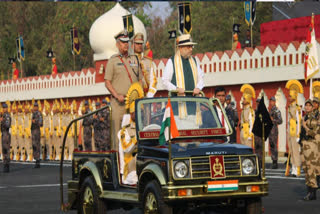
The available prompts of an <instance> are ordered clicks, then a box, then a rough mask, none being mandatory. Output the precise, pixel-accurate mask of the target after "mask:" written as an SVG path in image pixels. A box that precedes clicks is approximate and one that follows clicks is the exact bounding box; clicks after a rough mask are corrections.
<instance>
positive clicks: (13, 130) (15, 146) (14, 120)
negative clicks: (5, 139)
mask: <svg viewBox="0 0 320 214" xmlns="http://www.w3.org/2000/svg"><path fill="white" fill-rule="evenodd" d="M17 117H18V115H17V113H11V148H12V152H13V157H12V160H16V159H17V158H16V156H17V154H18V153H19V145H18V140H17ZM18 156H19V155H18Z"/></svg>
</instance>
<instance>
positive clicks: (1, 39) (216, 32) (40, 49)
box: [0, 1, 272, 78]
mask: <svg viewBox="0 0 320 214" xmlns="http://www.w3.org/2000/svg"><path fill="white" fill-rule="evenodd" d="M121 4H122V6H124V7H125V8H127V9H128V10H129V11H130V12H132V13H133V14H135V15H136V16H137V17H138V18H139V19H140V20H141V21H142V22H143V23H144V24H145V26H146V28H147V33H148V40H149V41H150V44H151V48H152V50H153V53H154V58H166V57H170V56H171V55H173V54H174V43H175V41H174V40H168V38H169V34H168V31H169V30H172V29H177V26H178V23H177V20H178V19H177V16H178V12H177V7H176V5H177V3H175V2H170V7H171V8H172V9H173V11H172V13H171V14H170V16H169V17H166V18H165V19H164V18H163V17H155V18H153V19H151V18H150V17H149V16H148V15H147V14H146V13H145V8H146V7H152V5H151V3H148V2H123V3H121ZM114 5H115V2H77V3H72V2H58V3H55V2H32V1H31V2H27V1H26V2H0V24H1V26H2V28H1V29H0V50H1V51H0V72H1V77H2V78H7V72H8V71H10V75H11V65H9V64H8V60H7V58H8V57H13V56H15V55H16V46H15V45H16V44H15V39H16V37H17V36H18V34H20V35H22V36H23V38H24V45H25V57H26V60H25V61H24V62H23V70H24V74H25V76H33V75H40V74H50V73H51V68H52V64H51V60H50V59H48V58H46V51H47V50H48V49H51V48H52V49H53V51H54V53H55V55H56V58H57V66H58V71H59V72H65V71H70V70H74V69H75V70H80V69H81V68H87V67H92V66H94V62H93V57H92V56H93V51H92V49H91V47H90V44H89V30H90V27H91V25H92V23H93V22H94V21H95V20H96V19H97V18H98V17H99V16H101V15H102V14H103V13H105V12H107V11H108V10H109V9H111V8H112V7H113V6H114ZM271 19H272V5H271V4H270V3H258V4H257V19H256V22H255V24H254V27H253V31H254V34H253V35H254V43H255V44H256V45H258V44H259V42H260V33H259V29H260V24H261V23H262V22H267V21H271ZM233 20H234V22H235V23H240V24H242V25H241V33H240V35H239V39H240V42H241V41H242V40H243V39H244V37H245V31H246V28H247V26H246V24H245V22H244V8H243V2H193V3H192V25H193V30H192V36H193V39H194V40H195V41H196V42H197V43H198V45H196V46H195V49H194V53H204V52H213V51H217V50H226V49H231V39H232V24H233ZM73 25H74V26H76V27H77V29H78V31H79V33H78V34H79V38H80V43H81V54H80V55H79V56H76V57H75V60H76V63H75V68H74V63H73V56H72V54H71V42H70V28H72V26H73ZM17 66H18V68H19V63H18V64H17Z"/></svg>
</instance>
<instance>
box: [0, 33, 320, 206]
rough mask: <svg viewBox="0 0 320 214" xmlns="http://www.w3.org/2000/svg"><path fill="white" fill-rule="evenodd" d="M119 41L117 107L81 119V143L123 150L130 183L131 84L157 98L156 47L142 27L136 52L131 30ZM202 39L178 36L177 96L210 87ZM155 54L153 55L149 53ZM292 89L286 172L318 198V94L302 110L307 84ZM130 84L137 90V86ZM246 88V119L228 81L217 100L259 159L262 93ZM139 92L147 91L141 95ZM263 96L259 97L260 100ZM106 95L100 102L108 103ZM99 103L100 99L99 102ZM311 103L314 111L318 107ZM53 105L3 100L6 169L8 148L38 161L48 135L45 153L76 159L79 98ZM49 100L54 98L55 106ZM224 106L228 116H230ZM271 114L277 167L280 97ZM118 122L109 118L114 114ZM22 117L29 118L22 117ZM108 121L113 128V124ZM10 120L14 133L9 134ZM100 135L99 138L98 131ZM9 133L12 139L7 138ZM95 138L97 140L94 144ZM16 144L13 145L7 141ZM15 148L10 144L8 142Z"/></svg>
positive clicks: (114, 69)
mask: <svg viewBox="0 0 320 214" xmlns="http://www.w3.org/2000/svg"><path fill="white" fill-rule="evenodd" d="M114 38H115V40H116V47H117V49H118V51H119V53H118V54H115V55H113V56H112V57H111V58H110V59H109V61H108V64H107V67H106V72H105V86H106V88H107V89H108V91H109V92H110V94H111V100H110V106H111V109H112V111H111V114H110V113H109V112H108V111H109V110H108V108H107V109H105V111H101V112H99V113H98V114H96V115H94V116H92V117H88V118H85V119H84V120H83V122H82V126H83V133H82V134H83V136H82V137H83V144H82V147H83V148H81V149H83V150H86V151H105V150H110V149H111V150H116V151H119V153H120V154H119V156H120V174H121V175H122V182H123V183H127V184H135V183H136V180H137V178H136V173H135V160H136V158H135V155H136V152H135V148H136V143H137V139H136V131H135V121H134V120H135V117H134V112H135V111H134V99H132V94H130V93H131V92H132V90H136V93H133V94H141V93H140V92H139V91H140V90H139V87H133V89H132V86H135V85H136V84H138V85H139V86H141V91H142V94H143V95H142V96H146V97H153V96H154V95H155V93H156V92H157V78H156V74H155V70H154V68H153V65H152V58H151V57H150V54H148V53H146V52H144V50H143V44H144V41H145V40H144V36H143V34H142V33H137V34H136V35H135V36H134V37H133V38H132V40H131V45H132V46H131V49H132V50H133V51H134V54H130V52H129V41H130V39H129V37H128V33H127V32H126V31H125V30H123V31H121V32H119V33H118V34H116V35H115V37H114ZM196 44H197V43H195V42H193V41H192V38H191V36H190V34H183V35H181V36H179V37H178V38H177V40H176V46H177V50H176V53H175V54H174V56H172V57H170V58H169V60H168V61H167V64H166V67H165V70H164V73H163V77H162V83H163V85H164V87H165V89H166V90H168V91H176V92H177V95H178V96H185V92H186V91H192V92H193V95H194V96H196V95H199V94H200V92H201V91H202V89H203V88H204V87H205V84H204V80H203V78H204V74H203V71H202V70H201V68H200V66H199V63H197V61H196V60H195V58H194V57H193V56H192V51H193V47H194V45H196ZM151 56H152V54H151ZM286 88H287V89H288V90H289V97H288V100H289V107H288V121H287V122H288V131H287V142H288V148H289V155H288V156H289V157H290V161H288V162H287V163H288V164H287V166H288V167H287V169H288V170H287V171H288V172H289V166H290V164H291V173H290V174H289V173H287V175H288V176H294V177H296V176H300V173H301V167H303V170H304V172H305V174H306V185H307V187H308V194H307V195H306V197H305V198H304V199H305V200H314V199H316V189H317V188H318V184H317V181H316V180H317V178H318V175H320V155H319V153H320V130H318V129H319V127H320V126H319V125H318V124H320V115H319V111H318V109H319V100H318V99H317V98H318V97H319V95H320V94H314V97H315V99H314V100H312V101H309V100H308V101H306V103H305V112H306V114H305V115H304V116H303V114H302V109H301V107H300V106H299V105H298V104H297V96H298V94H299V93H303V88H302V85H301V83H300V82H299V81H297V80H290V81H288V83H287V85H286ZM131 89H132V90H131ZM240 91H241V92H242V97H243V99H242V101H241V102H242V103H241V107H242V110H241V112H240V118H239V117H238V116H239V114H238V111H237V110H236V108H235V106H236V105H235V103H234V102H232V100H231V99H232V97H231V96H230V95H227V94H226V90H225V89H224V88H223V87H218V86H217V87H215V94H214V96H215V97H216V98H218V99H219V100H220V103H221V104H222V106H223V109H220V106H219V105H215V106H214V110H215V111H216V113H217V115H218V117H219V120H220V125H221V126H222V127H224V128H225V129H226V131H227V132H229V126H228V124H229V122H230V125H231V129H232V131H233V134H232V135H231V136H229V137H228V138H227V141H228V142H229V143H236V141H237V140H236V139H237V134H236V130H237V128H238V126H239V130H240V143H241V144H244V145H247V146H249V147H251V148H253V150H254V151H255V152H256V153H257V155H258V159H259V163H260V166H261V156H262V152H263V151H262V143H263V142H262V139H261V138H260V137H258V136H254V134H253V132H252V129H253V124H254V120H255V110H254V109H253V108H252V102H254V100H253V99H255V98H256V94H255V89H254V88H253V87H252V86H251V85H249V84H244V85H243V86H242V87H241V89H240ZM138 98H141V96H139V97H138ZM256 101H257V102H260V100H259V99H258V100H256ZM106 104H107V101H106V100H104V101H103V102H102V105H106ZM96 105H97V108H99V105H100V103H99V102H97V103H96ZM310 105H311V106H313V110H312V107H310ZM47 106H48V104H46V103H45V104H44V109H43V114H41V113H40V112H39V111H38V104H37V103H34V105H33V111H31V110H30V106H29V107H26V106H25V107H24V108H22V107H20V106H18V108H17V109H18V110H15V109H14V108H11V113H9V112H8V106H7V104H4V106H3V114H2V117H1V119H0V120H1V131H2V148H3V149H2V155H3V160H4V163H5V165H4V166H5V169H4V170H5V171H9V165H8V164H7V163H8V162H9V159H10V158H8V151H10V154H11V158H12V159H15V160H20V159H21V158H22V160H24V159H26V157H29V160H33V158H34V159H35V160H36V167H40V164H39V163H40V155H39V151H40V150H39V147H40V143H39V142H40V141H41V142H42V144H41V145H42V147H43V148H44V149H43V150H42V151H48V152H47V153H45V154H44V155H43V157H42V158H43V159H45V157H46V156H45V155H49V157H47V159H49V160H54V159H60V158H61V157H62V155H65V157H66V158H65V159H70V157H71V155H72V152H73V149H74V141H73V140H72V138H73V136H74V129H72V130H71V131H70V132H69V133H68V139H67V143H66V149H65V151H66V152H65V154H61V149H62V147H61V144H62V139H61V137H62V135H63V133H64V132H65V130H66V126H67V125H68V123H69V122H70V121H71V120H72V119H73V118H74V117H76V116H77V113H76V111H75V108H76V107H75V106H76V105H71V106H70V107H68V105H65V104H64V103H63V101H61V102H60V103H59V102H58V101H55V102H54V104H53V106H52V109H47V108H46V107H47ZM49 106H50V105H49ZM83 106H84V108H83V112H81V113H82V114H87V113H89V112H90V103H89V102H88V101H84V102H83ZM224 112H226V115H227V117H228V119H227V118H225V117H224ZM269 114H270V118H271V120H272V123H273V127H272V130H271V134H270V137H269V145H270V150H271V158H272V161H273V164H272V168H274V169H276V168H278V149H277V145H278V125H279V124H281V123H282V122H283V119H282V116H281V112H280V111H279V109H278V108H277V106H276V98H275V97H271V98H270V110H269ZM110 115H111V118H112V122H111V123H108V122H109V121H110V117H109V116H110ZM22 118H24V119H22ZM110 124H112V125H111V127H110ZM10 127H11V139H10V131H9V130H10ZM111 133H114V135H112V136H117V139H115V140H110V137H111V136H110V135H111ZM93 136H94V141H92V138H93ZM10 140H11V145H10V143H8V142H9V141H10ZM92 142H94V144H93V143H92ZM9 145H10V146H9ZM10 148H11V149H10Z"/></svg>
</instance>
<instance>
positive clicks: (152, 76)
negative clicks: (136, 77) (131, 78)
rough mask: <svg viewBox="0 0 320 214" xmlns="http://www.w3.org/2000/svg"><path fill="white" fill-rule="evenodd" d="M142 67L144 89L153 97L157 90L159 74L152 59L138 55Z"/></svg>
mask: <svg viewBox="0 0 320 214" xmlns="http://www.w3.org/2000/svg"><path fill="white" fill-rule="evenodd" d="M138 57H139V60H140V63H141V69H142V74H143V78H142V83H143V90H144V92H145V94H146V96H147V97H153V96H154V95H155V93H156V92H157V75H156V72H155V69H154V67H153V64H152V60H151V59H150V58H147V57H141V55H138Z"/></svg>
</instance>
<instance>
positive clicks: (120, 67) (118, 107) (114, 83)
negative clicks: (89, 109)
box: [104, 30, 143, 150]
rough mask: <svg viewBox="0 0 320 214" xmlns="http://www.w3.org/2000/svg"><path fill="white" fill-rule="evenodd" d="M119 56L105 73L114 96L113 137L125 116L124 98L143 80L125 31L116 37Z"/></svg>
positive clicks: (109, 64)
mask: <svg viewBox="0 0 320 214" xmlns="http://www.w3.org/2000/svg"><path fill="white" fill-rule="evenodd" d="M114 38H115V39H116V46H117V48H118V50H119V53H118V54H115V55H113V56H112V57H111V58H110V59H109V61H108V64H107V68H106V73H105V77H104V79H105V85H106V87H107V89H108V91H109V92H110V93H111V95H112V99H111V108H112V120H113V124H112V135H114V136H115V135H116V134H117V133H118V131H119V130H120V126H121V120H122V117H123V115H124V114H125V112H126V110H125V100H124V97H125V95H126V94H127V92H128V89H129V87H130V86H131V84H132V83H134V82H138V81H140V82H141V80H142V78H143V75H142V72H141V66H140V62H139V60H138V57H137V56H136V55H129V54H128V49H129V44H128V42H129V37H128V33H127V32H126V31H125V30H123V31H121V32H119V33H118V34H116V35H115V36H114ZM118 147H119V144H118V143H117V142H113V146H112V149H115V150H118Z"/></svg>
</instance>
